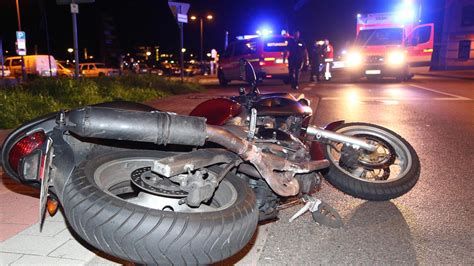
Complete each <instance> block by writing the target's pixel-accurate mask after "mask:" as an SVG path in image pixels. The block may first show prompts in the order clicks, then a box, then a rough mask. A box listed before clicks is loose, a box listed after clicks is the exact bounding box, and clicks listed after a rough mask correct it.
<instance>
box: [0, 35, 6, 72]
mask: <svg viewBox="0 0 474 266" xmlns="http://www.w3.org/2000/svg"><path fill="white" fill-rule="evenodd" d="M0 66H1V67H2V79H4V78H5V70H4V69H3V68H4V67H5V66H4V62H3V42H2V39H1V38H0Z"/></svg>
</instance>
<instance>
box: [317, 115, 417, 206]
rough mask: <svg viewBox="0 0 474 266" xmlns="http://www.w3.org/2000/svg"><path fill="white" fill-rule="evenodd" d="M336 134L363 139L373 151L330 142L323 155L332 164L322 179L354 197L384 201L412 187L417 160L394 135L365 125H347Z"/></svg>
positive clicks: (413, 151)
mask: <svg viewBox="0 0 474 266" xmlns="http://www.w3.org/2000/svg"><path fill="white" fill-rule="evenodd" d="M334 131H335V132H337V133H339V134H344V135H347V136H353V137H358V138H361V139H365V140H366V141H367V142H369V143H372V144H373V145H375V146H376V147H377V149H376V150H375V151H374V152H368V151H364V150H356V149H353V148H351V147H350V146H346V145H344V144H342V143H330V144H328V145H326V146H325V148H324V153H325V155H326V158H327V159H328V160H329V161H330V163H331V165H330V167H329V171H328V172H327V174H326V175H325V178H326V179H327V180H328V181H329V182H330V183H331V184H333V185H334V186H335V187H336V188H338V189H340V190H341V191H343V192H345V193H347V194H349V195H352V196H354V197H357V198H361V199H366V200H375V201H383V200H390V199H393V198H396V197H399V196H401V195H403V194H405V193H407V192H408V191H410V189H412V188H413V186H415V184H416V182H417V181H418V177H419V176H420V161H419V159H418V155H417V154H416V152H415V150H414V149H413V147H412V146H411V145H410V144H409V143H408V142H407V141H406V140H404V139H403V138H402V137H401V136H399V135H398V134H397V133H395V132H393V131H391V130H389V129H386V128H384V127H381V126H377V125H372V124H367V123H347V124H342V125H341V126H339V127H337V128H336V129H335V130H334Z"/></svg>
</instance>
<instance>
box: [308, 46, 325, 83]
mask: <svg viewBox="0 0 474 266" xmlns="http://www.w3.org/2000/svg"><path fill="white" fill-rule="evenodd" d="M310 59H311V74H310V78H309V81H310V82H314V81H319V80H320V77H321V63H322V62H323V47H322V44H321V41H315V42H314V44H313V46H312V47H311V56H310ZM315 78H316V79H315Z"/></svg>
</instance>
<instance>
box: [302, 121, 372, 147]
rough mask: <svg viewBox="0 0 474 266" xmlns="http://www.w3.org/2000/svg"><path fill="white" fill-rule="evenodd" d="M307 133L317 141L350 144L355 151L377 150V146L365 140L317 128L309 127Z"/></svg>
mask: <svg viewBox="0 0 474 266" xmlns="http://www.w3.org/2000/svg"><path fill="white" fill-rule="evenodd" d="M306 133H307V134H309V135H312V136H315V137H316V140H324V139H327V140H331V141H335V142H341V143H344V144H350V145H351V146H352V147H353V148H355V149H359V148H361V149H364V150H367V151H375V150H376V149H377V147H376V146H375V145H372V144H370V143H367V142H366V141H365V140H363V139H359V138H355V137H350V136H346V135H342V134H338V133H335V132H332V131H329V130H325V129H322V128H318V127H315V126H309V127H308V128H307V129H306Z"/></svg>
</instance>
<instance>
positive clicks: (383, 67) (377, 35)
mask: <svg viewBox="0 0 474 266" xmlns="http://www.w3.org/2000/svg"><path fill="white" fill-rule="evenodd" d="M413 21H416V22H413ZM418 21H419V20H418V19H417V18H415V16H413V15H412V14H409V13H407V12H387V13H374V14H366V15H361V14H358V15H357V37H356V40H355V42H354V45H353V47H352V48H351V50H350V51H349V52H348V54H347V57H346V65H347V67H348V69H349V72H350V75H351V80H352V81H357V80H359V79H360V78H362V77H367V79H369V80H373V79H377V78H382V77H394V78H396V79H397V80H398V81H403V80H409V79H411V78H412V76H413V75H412V73H411V71H410V68H412V67H417V66H425V65H426V66H427V65H429V63H430V61H431V55H432V53H433V39H434V24H433V23H430V24H419V23H418Z"/></svg>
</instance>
